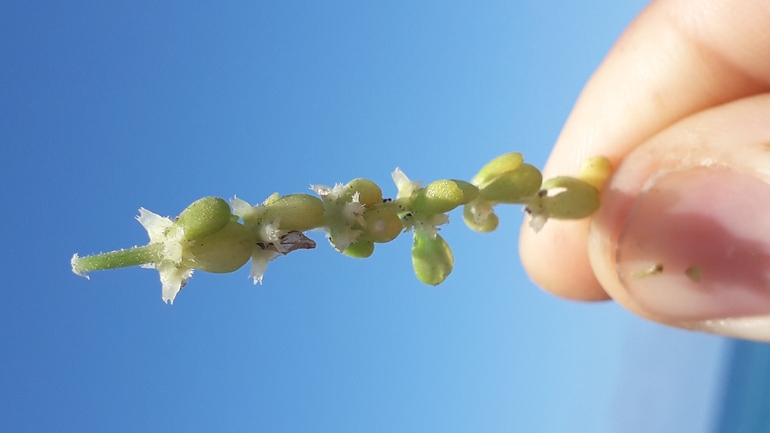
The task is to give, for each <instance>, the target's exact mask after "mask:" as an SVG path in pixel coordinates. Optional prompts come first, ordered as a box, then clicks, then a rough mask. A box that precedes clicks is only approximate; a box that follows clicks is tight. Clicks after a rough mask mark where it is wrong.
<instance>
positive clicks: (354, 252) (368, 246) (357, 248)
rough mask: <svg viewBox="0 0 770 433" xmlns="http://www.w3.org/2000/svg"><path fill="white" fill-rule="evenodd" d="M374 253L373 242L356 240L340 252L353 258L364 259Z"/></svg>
mask: <svg viewBox="0 0 770 433" xmlns="http://www.w3.org/2000/svg"><path fill="white" fill-rule="evenodd" d="M373 253H374V242H371V241H358V242H355V243H352V244H350V245H349V246H348V247H347V248H345V251H343V252H342V254H345V255H346V256H350V257H353V258H354V259H365V258H367V257H369V256H371V255H372V254H373Z"/></svg>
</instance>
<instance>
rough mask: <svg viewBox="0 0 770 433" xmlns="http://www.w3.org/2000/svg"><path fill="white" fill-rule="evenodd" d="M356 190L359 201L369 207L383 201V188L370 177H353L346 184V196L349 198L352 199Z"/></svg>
mask: <svg viewBox="0 0 770 433" xmlns="http://www.w3.org/2000/svg"><path fill="white" fill-rule="evenodd" d="M356 192H357V193H358V201H359V203H361V204H362V205H364V206H366V207H368V208H369V207H372V206H374V205H375V204H377V203H382V190H381V189H380V187H379V186H377V184H376V183H374V182H372V181H371V180H369V179H361V178H359V179H353V180H351V181H350V182H348V184H347V185H345V198H346V199H347V200H352V199H353V194H355V193H356Z"/></svg>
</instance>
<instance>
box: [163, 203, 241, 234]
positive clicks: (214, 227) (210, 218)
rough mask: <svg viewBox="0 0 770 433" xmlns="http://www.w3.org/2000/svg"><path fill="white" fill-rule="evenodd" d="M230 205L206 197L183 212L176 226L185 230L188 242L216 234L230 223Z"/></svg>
mask: <svg viewBox="0 0 770 433" xmlns="http://www.w3.org/2000/svg"><path fill="white" fill-rule="evenodd" d="M230 216H231V213H230V205H229V204H227V202H226V201H224V200H222V199H221V198H219V197H204V198H202V199H200V200H197V201H195V202H194V203H193V204H191V205H190V206H187V209H185V210H183V211H182V213H181V214H179V217H177V219H176V225H177V226H178V227H180V228H182V229H183V230H184V237H185V239H186V240H192V239H198V238H202V237H204V236H208V235H210V234H213V233H216V232H217V231H219V230H220V229H222V227H224V226H225V225H227V223H229V222H230Z"/></svg>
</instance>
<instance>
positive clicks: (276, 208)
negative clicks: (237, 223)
mask: <svg viewBox="0 0 770 433" xmlns="http://www.w3.org/2000/svg"><path fill="white" fill-rule="evenodd" d="M323 214H324V204H323V201H321V199H319V198H317V197H314V196H312V195H309V194H289V195H285V196H283V197H280V198H278V199H275V200H272V201H271V203H270V204H269V205H267V210H266V211H265V213H264V214H262V218H261V221H260V222H266V223H272V222H273V221H275V219H276V218H280V223H279V225H278V226H279V228H280V229H281V230H286V231H292V230H296V231H300V232H304V231H306V230H310V229H313V228H316V227H318V225H319V224H320V223H321V218H322V217H323Z"/></svg>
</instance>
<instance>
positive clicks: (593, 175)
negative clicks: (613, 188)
mask: <svg viewBox="0 0 770 433" xmlns="http://www.w3.org/2000/svg"><path fill="white" fill-rule="evenodd" d="M611 174H612V164H610V160H609V159H607V158H606V157H604V156H595V157H593V158H589V159H588V160H587V161H586V162H584V163H583V165H582V166H580V171H579V172H578V179H580V180H582V181H584V182H587V183H589V184H590V185H591V186H593V187H594V188H596V189H597V190H598V191H601V190H602V187H603V186H604V183H605V182H606V181H607V179H609V178H610V175H611Z"/></svg>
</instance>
